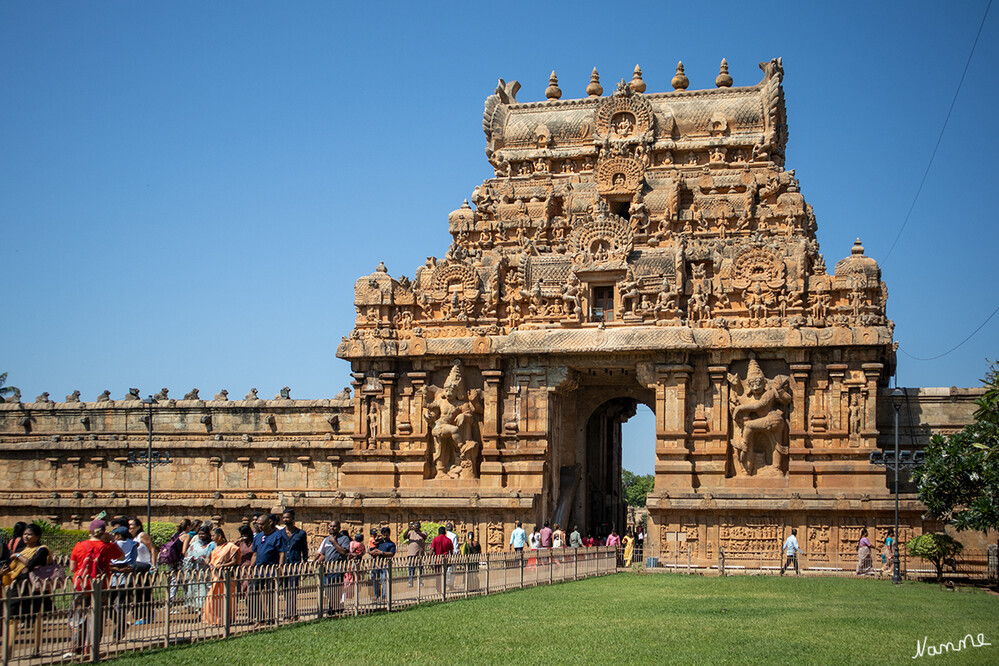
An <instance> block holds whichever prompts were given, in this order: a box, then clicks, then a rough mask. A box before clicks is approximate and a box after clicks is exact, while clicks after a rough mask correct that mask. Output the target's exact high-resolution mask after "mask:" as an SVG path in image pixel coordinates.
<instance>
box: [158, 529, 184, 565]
mask: <svg viewBox="0 0 999 666" xmlns="http://www.w3.org/2000/svg"><path fill="white" fill-rule="evenodd" d="M181 535H182V533H181V532H177V533H176V534H174V535H173V537H172V538H171V539H170V540H169V541H167V542H166V543H165V544H164V545H163V548H161V549H160V556H159V557H158V558H157V559H158V561H159V563H160V564H168V565H169V564H177V563H178V562H180V561H181V560H182V559H183V555H182V551H183V549H184V542H183V541H181V540H180V537H181Z"/></svg>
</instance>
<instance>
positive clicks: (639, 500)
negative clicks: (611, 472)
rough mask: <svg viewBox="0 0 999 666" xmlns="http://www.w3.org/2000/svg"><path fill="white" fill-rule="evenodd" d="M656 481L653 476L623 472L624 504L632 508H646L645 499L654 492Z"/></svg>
mask: <svg viewBox="0 0 999 666" xmlns="http://www.w3.org/2000/svg"><path fill="white" fill-rule="evenodd" d="M655 485H656V479H655V477H654V476H653V475H652V474H641V475H640V474H634V473H632V472H629V471H628V470H626V469H625V470H621V490H622V492H623V494H624V503H625V504H627V505H628V506H631V507H643V506H645V498H646V497H647V496H648V494H649V493H651V492H652V489H653V487H655Z"/></svg>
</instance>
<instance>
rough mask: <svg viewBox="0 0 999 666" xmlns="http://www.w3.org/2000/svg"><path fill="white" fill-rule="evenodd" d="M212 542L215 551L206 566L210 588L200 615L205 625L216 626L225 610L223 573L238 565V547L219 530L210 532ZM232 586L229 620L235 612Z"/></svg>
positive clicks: (220, 622) (221, 619) (221, 620)
mask: <svg viewBox="0 0 999 666" xmlns="http://www.w3.org/2000/svg"><path fill="white" fill-rule="evenodd" d="M212 540H213V541H214V542H215V549H214V550H212V554H211V556H210V557H209V559H208V566H209V567H211V570H212V587H211V589H210V590H209V591H208V597H207V598H206V599H205V610H204V612H203V613H202V620H204V622H205V624H210V625H215V626H218V625H220V624H222V622H223V617H222V613H224V612H225V611H224V609H225V578H224V573H225V571H224V570H225V569H226V568H227V567H235V566H236V565H237V564H239V546H237V545H236V544H234V543H229V542H228V541H226V538H225V533H224V532H223V531H222V529H221V528H219V527H216V528H215V529H214V530H212ZM233 591H234V590H233V589H232V585H230V590H229V619H230V621H231V620H232V616H233V614H234V613H235V610H236V602H235V601H234V599H233V595H232V592H233Z"/></svg>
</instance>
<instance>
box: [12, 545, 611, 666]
mask: <svg viewBox="0 0 999 666" xmlns="http://www.w3.org/2000/svg"><path fill="white" fill-rule="evenodd" d="M616 570H617V562H616V554H615V552H614V549H613V548H576V549H573V548H565V549H557V550H539V551H527V552H523V553H491V554H482V555H467V556H449V557H447V558H441V557H425V558H409V557H405V556H399V557H396V558H393V559H392V560H390V561H388V562H384V561H378V560H373V559H368V558H365V559H361V560H353V561H349V562H337V563H331V564H326V563H318V564H312V563H309V564H297V565H290V566H284V567H276V566H274V567H257V568H253V569H250V568H234V567H230V568H222V569H216V570H202V571H183V570H169V569H164V568H161V569H160V570H159V571H156V572H153V573H147V574H128V575H118V576H112V577H110V579H109V580H108V582H107V587H101V586H100V585H93V586H88V587H90V588H91V589H83V590H77V589H75V588H74V582H73V579H72V578H71V577H70V578H67V579H65V580H63V581H61V582H59V583H58V584H55V585H53V584H52V583H51V582H50V581H45V582H43V583H42V584H41V585H40V586H39V585H32V584H31V583H28V582H25V583H23V584H21V585H19V586H14V587H12V588H9V589H7V590H5V591H4V594H3V597H2V604H3V619H4V622H3V628H2V654H3V664H4V666H6V665H7V664H19V665H21V664H49V663H58V662H70V661H80V660H84V661H100V660H102V659H105V658H108V657H115V656H120V655H121V654H124V653H127V652H135V651H141V650H146V649H150V648H156V647H164V646H169V645H174V644H178V643H190V642H195V641H203V640H212V639H218V638H226V637H229V636H231V635H234V634H241V633H248V632H252V631H256V630H260V629H264V628H271V627H276V626H280V625H284V624H292V623H295V622H303V621H310V620H315V619H319V618H325V617H337V616H342V615H361V614H365V613H372V612H376V611H386V610H387V611H391V610H396V609H401V608H404V607H407V606H414V605H417V604H420V603H425V602H428V601H434V602H441V601H450V600H452V599H463V598H467V597H474V596H482V595H488V594H496V593H498V592H504V591H506V590H513V589H518V588H524V587H531V586H534V585H548V584H551V583H557V582H561V581H567V580H578V579H582V578H589V577H592V576H601V575H605V574H610V573H614V572H615V571H616ZM67 573H68V572H67Z"/></svg>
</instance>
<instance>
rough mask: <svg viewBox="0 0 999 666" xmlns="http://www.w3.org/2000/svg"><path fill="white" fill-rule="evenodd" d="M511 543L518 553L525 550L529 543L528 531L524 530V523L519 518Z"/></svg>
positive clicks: (511, 536)
mask: <svg viewBox="0 0 999 666" xmlns="http://www.w3.org/2000/svg"><path fill="white" fill-rule="evenodd" d="M510 545H511V546H512V547H513V549H514V550H515V551H516V552H518V553H520V552H523V550H524V546H526V545H527V531H525V530H524V524H523V523H521V522H520V521H519V520H518V521H517V529H515V530H514V531H513V533H512V534H511V535H510Z"/></svg>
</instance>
